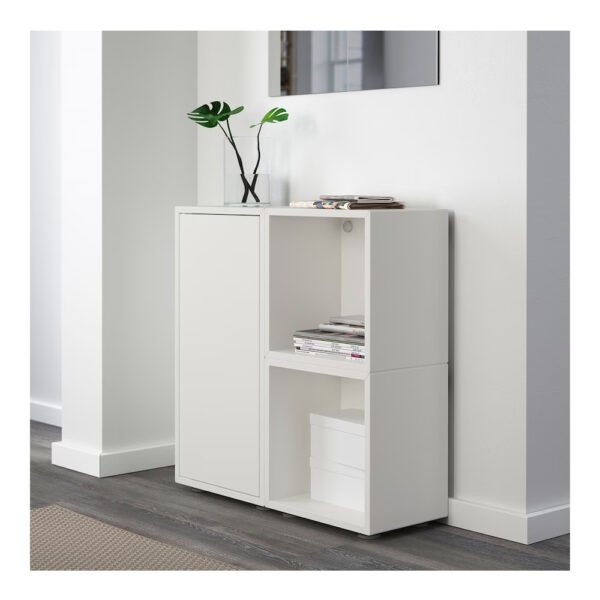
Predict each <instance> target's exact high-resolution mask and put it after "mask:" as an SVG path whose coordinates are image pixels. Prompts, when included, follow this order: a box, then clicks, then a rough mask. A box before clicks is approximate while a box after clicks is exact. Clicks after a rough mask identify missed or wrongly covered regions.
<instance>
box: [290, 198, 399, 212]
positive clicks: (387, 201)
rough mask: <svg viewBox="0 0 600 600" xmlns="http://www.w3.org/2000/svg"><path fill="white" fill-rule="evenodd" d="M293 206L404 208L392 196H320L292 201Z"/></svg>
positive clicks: (348, 208)
mask: <svg viewBox="0 0 600 600" xmlns="http://www.w3.org/2000/svg"><path fill="white" fill-rule="evenodd" d="M290 206H291V207H292V208H324V209H337V210H365V209H371V210H373V209H393V208H396V209H397V208H404V204H403V203H402V202H397V201H396V200H394V198H392V196H329V195H323V196H319V200H314V201H308V202H290Z"/></svg>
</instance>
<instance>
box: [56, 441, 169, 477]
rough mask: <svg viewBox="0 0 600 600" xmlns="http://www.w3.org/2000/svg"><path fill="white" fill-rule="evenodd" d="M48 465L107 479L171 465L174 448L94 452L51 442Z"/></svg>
mask: <svg viewBox="0 0 600 600" xmlns="http://www.w3.org/2000/svg"><path fill="white" fill-rule="evenodd" d="M52 464H53V465H56V466H57V467H64V468H65V469H71V470H73V471H79V472H80V473H86V474H87V475H92V476H94V477H111V476H112V475H122V474H124V473H133V472H135V471H146V470H148V469H158V468H159V467H169V466H171V465H174V464H175V444H161V445H157V446H146V447H144V448H135V449H133V450H131V449H129V450H117V451H113V452H96V451H94V450H90V449H88V448H80V447H76V446H71V445H69V444H68V443H65V442H54V443H53V444H52Z"/></svg>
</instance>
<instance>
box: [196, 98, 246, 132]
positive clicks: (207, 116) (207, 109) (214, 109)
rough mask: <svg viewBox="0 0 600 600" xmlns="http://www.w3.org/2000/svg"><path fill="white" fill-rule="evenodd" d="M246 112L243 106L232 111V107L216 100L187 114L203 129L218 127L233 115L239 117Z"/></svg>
mask: <svg viewBox="0 0 600 600" xmlns="http://www.w3.org/2000/svg"><path fill="white" fill-rule="evenodd" d="M243 110H244V107H243V106H238V107H237V108H234V109H233V110H231V107H230V106H229V104H227V102H221V101H219V100H214V101H213V102H210V103H209V104H203V105H202V106H199V107H198V108H196V109H194V110H193V111H192V112H189V113H188V114H187V116H188V118H189V119H191V120H192V121H194V123H197V124H198V125H202V127H208V128H212V127H216V126H217V125H218V123H219V121H227V119H229V117H231V115H237V114H238V113H240V112H242V111H243Z"/></svg>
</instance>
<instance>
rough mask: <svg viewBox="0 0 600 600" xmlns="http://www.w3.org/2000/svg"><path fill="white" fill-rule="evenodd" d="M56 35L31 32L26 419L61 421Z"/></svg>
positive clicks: (59, 183) (58, 76)
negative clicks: (28, 375)
mask: <svg viewBox="0 0 600 600" xmlns="http://www.w3.org/2000/svg"><path fill="white" fill-rule="evenodd" d="M60 57H61V39H60V33H58V32H50V31H36V32H32V33H31V212H30V214H31V223H30V227H31V272H30V281H31V288H30V290H31V329H30V332H31V334H30V335H31V355H30V356H31V366H30V369H31V370H30V400H31V418H32V419H33V420H34V421H42V422H44V423H50V424H51V425H60V422H61V378H60V369H61V367H60V355H61V341H60V328H61V322H60V302H61V292H60V278H61V269H60V262H61V256H60V252H61V241H60V235H61V227H60V219H61V210H60V194H61V181H60V152H61V119H60V117H61V105H60V101H61V89H60V86H61V77H60V73H61V69H60Z"/></svg>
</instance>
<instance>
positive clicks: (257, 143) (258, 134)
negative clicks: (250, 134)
mask: <svg viewBox="0 0 600 600" xmlns="http://www.w3.org/2000/svg"><path fill="white" fill-rule="evenodd" d="M263 125H264V123H261V124H260V127H259V128H258V133H257V134H256V149H257V150H258V158H257V160H256V165H255V166H254V171H252V174H253V175H256V171H258V165H259V164H260V132H261V131H262V128H263Z"/></svg>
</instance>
